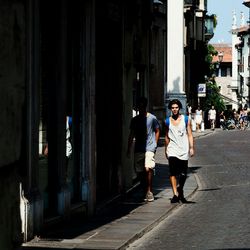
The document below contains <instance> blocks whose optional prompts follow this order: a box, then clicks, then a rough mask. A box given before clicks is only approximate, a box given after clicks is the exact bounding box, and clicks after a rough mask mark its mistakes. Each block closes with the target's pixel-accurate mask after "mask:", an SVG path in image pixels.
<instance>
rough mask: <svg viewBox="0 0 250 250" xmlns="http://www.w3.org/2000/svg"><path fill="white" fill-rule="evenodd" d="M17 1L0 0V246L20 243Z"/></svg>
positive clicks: (21, 78)
mask: <svg viewBox="0 0 250 250" xmlns="http://www.w3.org/2000/svg"><path fill="white" fill-rule="evenodd" d="M23 2H24V1H21V0H15V1H14V0H9V1H7V0H4V1H1V3H0V16H1V19H0V37H1V39H0V88H1V92H0V93H1V97H0V107H1V119H0V138H1V143H0V151H1V157H0V197H1V201H0V213H1V216H0V232H1V234H0V249H8V250H11V249H15V248H16V247H18V246H19V245H20V242H21V238H22V237H21V222H20V208H19V207H20V192H19V185H20V177H19V173H20V169H19V166H20V162H21V158H22V156H23V154H22V152H25V151H22V150H23V149H24V148H23V147H22V145H23V142H24V140H23V138H24V137H23V136H24V133H23V132H24V121H25V106H24V105H25V78H26V73H25V67H26V65H25V63H26V59H25V55H26V51H25V6H24V3H23Z"/></svg>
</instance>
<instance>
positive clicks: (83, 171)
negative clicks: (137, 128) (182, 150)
mask: <svg viewBox="0 0 250 250" xmlns="http://www.w3.org/2000/svg"><path fill="white" fill-rule="evenodd" d="M0 6H1V8H0V9H1V10H0V12H1V20H2V22H1V23H0V32H1V37H3V39H1V46H2V50H1V52H0V55H1V56H0V67H1V69H2V70H1V75H0V79H1V85H2V93H3V96H2V98H1V101H0V102H1V107H2V117H3V118H4V119H1V126H2V131H4V132H3V133H2V136H1V139H2V141H3V143H2V152H4V153H3V154H2V155H3V157H2V158H1V164H0V171H1V175H0V176H1V177H0V178H1V182H0V183H1V207H0V209H1V214H2V223H1V228H2V230H1V232H3V233H2V234H1V236H0V237H1V238H0V249H15V248H16V247H18V246H19V245H20V244H21V243H22V242H25V241H29V240H30V239H32V238H33V237H34V236H35V235H38V234H39V233H40V232H41V231H42V230H44V229H46V227H47V226H48V225H50V223H52V222H53V223H54V222H57V221H60V220H66V219H68V218H70V216H71V215H72V214H73V213H80V214H81V215H82V216H83V217H84V216H93V215H94V214H95V212H96V211H98V210H99V209H102V207H103V206H104V205H105V204H107V203H108V202H110V201H111V200H114V199H115V198H116V197H119V196H121V195H123V194H124V193H126V192H127V190H129V189H130V188H131V187H133V185H134V184H135V173H134V168H133V159H128V158H127V157H126V154H125V152H126V148H127V137H128V133H129V125H130V120H131V118H132V110H133V107H134V105H135V102H136V99H137V98H138V97H139V96H142V95H143V96H146V97H148V99H149V111H150V112H153V113H155V114H156V115H157V117H158V118H159V120H160V121H161V122H162V125H163V123H164V119H165V116H166V106H167V103H166V102H167V100H169V99H170V98H173V97H178V98H180V99H181V100H182V101H183V104H184V107H185V103H186V100H187V96H188V98H189V97H190V96H189V95H190V94H191V93H192V88H194V86H193V85H192V87H190V86H189V85H190V82H191V80H190V79H191V78H189V77H187V75H188V74H189V73H188V72H193V71H194V69H193V71H192V69H191V70H190V65H192V63H191V58H192V57H190V59H187V57H186V56H187V54H186V53H187V48H191V47H192V49H194V51H195V53H197V58H198V48H199V46H198V45H197V44H196V42H195V41H202V39H203V38H202V34H203V33H202V34H199V35H200V36H199V37H200V39H201V40H199V39H197V36H194V37H193V35H192V36H191V35H190V36H188V35H187V34H193V33H192V32H194V30H196V28H197V27H196V26H193V25H194V24H195V21H194V20H193V21H192V22H191V23H190V22H189V21H188V20H187V15H186V14H184V13H186V11H187V8H189V9H188V11H192V13H196V12H197V9H199V10H200V9H201V10H202V11H201V12H202V13H203V12H204V13H205V9H206V1H199V3H198V1H185V3H184V2H183V1H182V0H178V1H172V0H168V1H154V0H147V1H143V0H137V1H132V0H128V1H122V0H118V1H115V0H105V1H100V0H86V1H82V0H76V1H73V2H72V1H69V0H55V1H53V2H51V1H48V0H43V1H41V0H27V1H26V0H25V1H24V0H11V1H4V2H1V3H0ZM173 10H174V11H173ZM174 13H178V15H173V14H174ZM196 17H197V16H196V15H193V18H196ZM197 18H198V19H200V15H199V16H198V17H197ZM173 20H175V21H174V22H173ZM184 20H185V22H186V24H184ZM202 25H203V17H202V18H201V22H200V23H199V30H200V28H202V27H203V26H202ZM203 28H204V27H203ZM203 28H202V30H203ZM190 29H192V30H193V31H192V32H191V30H190ZM170 31H171V32H170ZM176 31H177V32H176ZM184 31H186V32H187V33H185V32H184ZM194 33H195V32H194ZM171 37H172V38H171ZM187 37H189V38H190V39H191V40H189V38H188V39H187ZM187 41H188V42H187ZM190 41H192V46H191V45H190V43H189V42H190ZM189 45H190V46H191V47H187V46H189ZM173 51H178V53H179V54H178V55H177V56H176V53H173ZM192 51H193V50H192ZM185 58H186V59H185ZM184 59H185V60H184ZM190 74H191V73H190ZM192 74H193V75H194V73H192ZM196 82H199V79H197V81H196ZM196 82H194V84H196ZM187 93H188V94H187ZM192 98H193V97H192ZM67 116H70V117H72V127H71V131H70V132H71V137H70V141H71V144H72V148H73V150H72V154H71V156H70V157H69V158H67V155H66V140H67V139H68V138H67V133H66V117H67ZM46 146H48V154H47V155H44V149H45V147H46Z"/></svg>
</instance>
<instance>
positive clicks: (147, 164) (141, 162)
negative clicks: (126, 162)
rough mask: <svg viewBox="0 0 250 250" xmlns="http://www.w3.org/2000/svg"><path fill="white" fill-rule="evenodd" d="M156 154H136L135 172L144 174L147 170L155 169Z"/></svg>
mask: <svg viewBox="0 0 250 250" xmlns="http://www.w3.org/2000/svg"><path fill="white" fill-rule="evenodd" d="M154 156H155V154H154V152H150V151H148V152H146V153H135V171H136V172H142V171H144V169H145V168H151V169H154V168H155V158H154Z"/></svg>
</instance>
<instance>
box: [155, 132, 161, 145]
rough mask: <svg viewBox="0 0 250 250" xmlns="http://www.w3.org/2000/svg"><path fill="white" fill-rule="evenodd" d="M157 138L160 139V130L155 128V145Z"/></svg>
mask: <svg viewBox="0 0 250 250" xmlns="http://www.w3.org/2000/svg"><path fill="white" fill-rule="evenodd" d="M159 137H160V129H159V128H156V129H155V141H156V145H157V144H158V140H159Z"/></svg>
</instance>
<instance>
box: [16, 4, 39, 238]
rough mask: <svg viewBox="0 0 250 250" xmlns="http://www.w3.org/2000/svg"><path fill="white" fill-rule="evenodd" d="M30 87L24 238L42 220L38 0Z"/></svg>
mask: <svg viewBox="0 0 250 250" xmlns="http://www.w3.org/2000/svg"><path fill="white" fill-rule="evenodd" d="M27 13H28V19H27V54H26V56H27V67H28V69H27V71H28V77H27V89H26V104H27V105H26V114H27V116H26V131H25V133H26V148H27V154H26V158H25V161H26V166H27V171H26V173H27V176H25V178H26V179H25V182H24V185H21V184H20V214H21V221H22V233H23V240H24V241H27V240H29V239H31V238H33V235H34V234H35V233H37V232H39V231H40V229H41V227H42V223H43V200H42V197H41V195H40V192H39V188H38V176H39V173H38V168H37V167H36V166H38V164H39V163H38V133H37V131H38V128H39V77H40V73H39V68H40V65H39V46H40V39H39V38H40V37H39V35H40V34H39V7H38V1H37V0H35V1H32V0H29V1H27Z"/></svg>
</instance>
